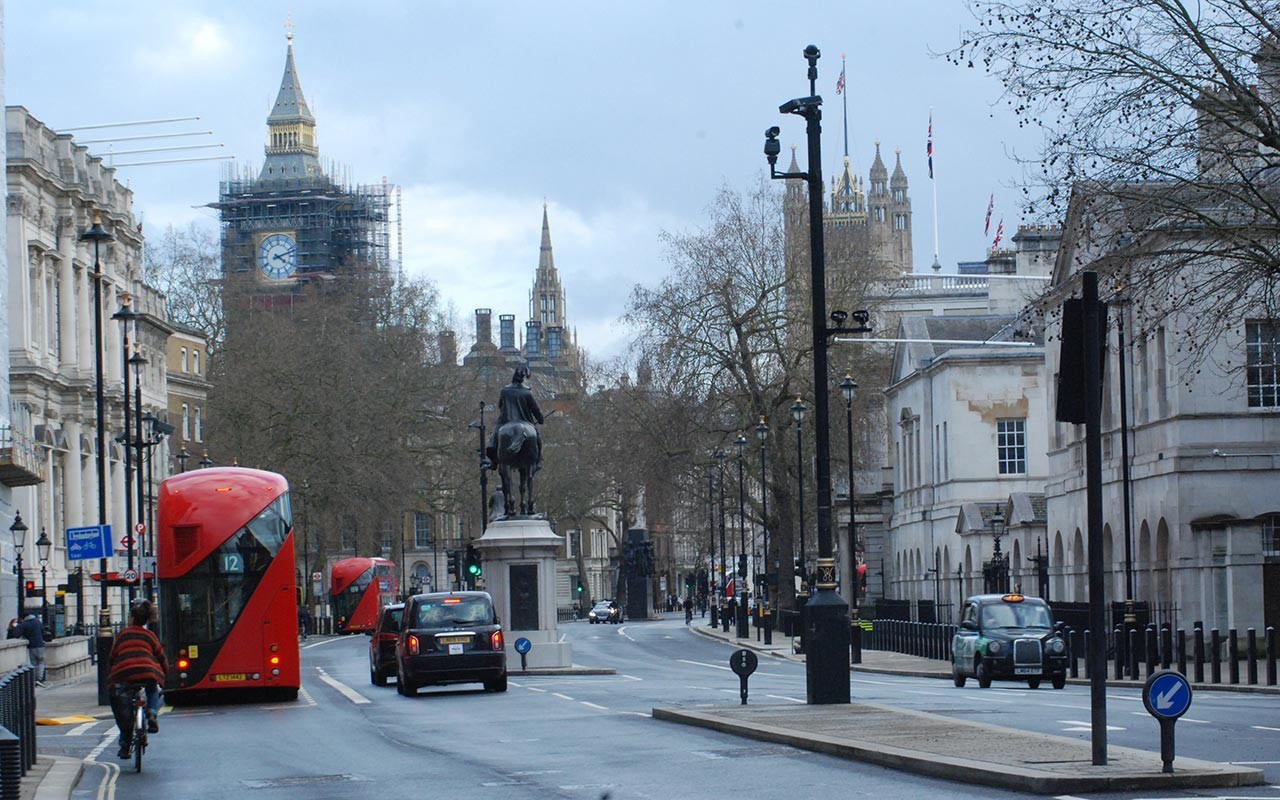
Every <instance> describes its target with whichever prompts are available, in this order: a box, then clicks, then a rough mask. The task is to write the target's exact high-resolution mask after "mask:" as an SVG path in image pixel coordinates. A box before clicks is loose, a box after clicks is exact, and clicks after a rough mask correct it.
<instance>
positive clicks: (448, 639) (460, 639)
mask: <svg viewBox="0 0 1280 800" xmlns="http://www.w3.org/2000/svg"><path fill="white" fill-rule="evenodd" d="M436 641H437V642H439V643H440V644H466V643H467V642H469V641H471V637H470V636H441V637H439V638H438V639H436Z"/></svg>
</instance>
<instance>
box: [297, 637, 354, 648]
mask: <svg viewBox="0 0 1280 800" xmlns="http://www.w3.org/2000/svg"><path fill="white" fill-rule="evenodd" d="M342 640H343V637H341V636H335V637H333V638H332V639H322V640H320V641H318V642H314V643H312V644H304V645H299V647H298V649H299V650H310V649H311V648H313V647H321V646H323V645H326V644H333V643H334V642H340V641H342Z"/></svg>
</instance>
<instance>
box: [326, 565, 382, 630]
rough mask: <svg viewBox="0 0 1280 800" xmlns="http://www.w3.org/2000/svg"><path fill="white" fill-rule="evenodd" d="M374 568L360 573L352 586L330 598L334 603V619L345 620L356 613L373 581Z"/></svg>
mask: <svg viewBox="0 0 1280 800" xmlns="http://www.w3.org/2000/svg"><path fill="white" fill-rule="evenodd" d="M373 570H374V568H373V567H370V568H369V569H367V570H365V571H364V572H362V573H360V576H359V577H358V578H356V579H355V580H354V581H352V582H351V585H350V586H348V587H347V588H346V589H344V590H343V591H342V592H339V593H338V594H335V595H333V596H332V597H331V598H330V599H329V602H330V603H331V604H332V605H333V618H334V619H337V620H342V621H343V622H346V621H347V620H349V619H351V615H352V614H354V613H355V610H356V606H358V605H360V600H361V599H363V598H364V593H365V590H366V589H368V588H369V584H370V583H372V582H373ZM339 624H341V623H339Z"/></svg>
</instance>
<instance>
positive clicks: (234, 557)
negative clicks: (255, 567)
mask: <svg viewBox="0 0 1280 800" xmlns="http://www.w3.org/2000/svg"><path fill="white" fill-rule="evenodd" d="M221 557H222V572H223V573H224V574H226V573H230V572H236V573H238V572H244V556H242V555H240V554H239V553H222V554H221Z"/></svg>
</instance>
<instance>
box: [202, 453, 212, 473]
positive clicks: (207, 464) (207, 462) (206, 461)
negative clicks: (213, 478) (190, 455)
mask: <svg viewBox="0 0 1280 800" xmlns="http://www.w3.org/2000/svg"><path fill="white" fill-rule="evenodd" d="M212 466H213V459H212V458H209V451H208V450H205V451H204V455H203V456H201V458H200V469H206V468H208V467H212Z"/></svg>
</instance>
